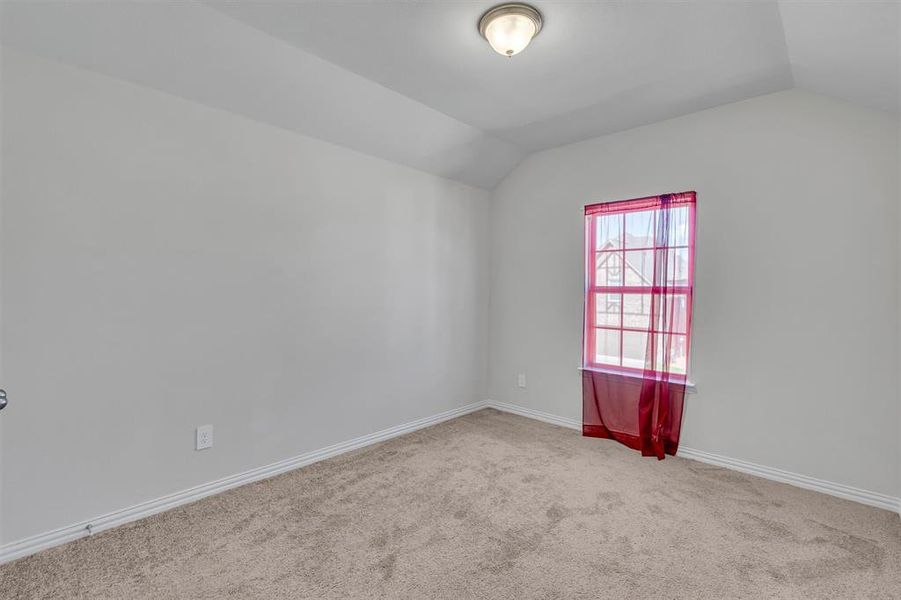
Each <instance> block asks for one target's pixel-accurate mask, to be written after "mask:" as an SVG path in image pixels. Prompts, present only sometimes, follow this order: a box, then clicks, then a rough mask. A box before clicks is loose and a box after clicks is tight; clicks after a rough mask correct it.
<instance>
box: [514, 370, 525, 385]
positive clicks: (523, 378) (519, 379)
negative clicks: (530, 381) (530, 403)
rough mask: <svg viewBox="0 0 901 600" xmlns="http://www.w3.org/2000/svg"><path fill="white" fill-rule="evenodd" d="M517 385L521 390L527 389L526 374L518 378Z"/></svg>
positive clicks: (521, 374) (519, 375)
mask: <svg viewBox="0 0 901 600" xmlns="http://www.w3.org/2000/svg"><path fill="white" fill-rule="evenodd" d="M516 385H517V386H519V387H521V388H524V387H526V374H525V373H520V374H518V375H517V376H516Z"/></svg>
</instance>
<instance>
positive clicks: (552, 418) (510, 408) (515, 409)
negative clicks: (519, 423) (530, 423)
mask: <svg viewBox="0 0 901 600" xmlns="http://www.w3.org/2000/svg"><path fill="white" fill-rule="evenodd" d="M485 406H486V407H488V408H496V409H497V410H501V411H504V412H508V413H513V414H514V415H519V416H521V417H529V418H530V419H535V420H536V421H544V422H545V423H550V424H551V425H559V426H560V427H566V428H567V429H575V430H577V431H582V421H578V420H576V419H567V418H566V417H558V416H557V415H552V414H551V413H546V412H543V411H540V410H535V409H532V408H526V407H524V406H517V405H516V404H510V403H509V402H497V401H495V400H487V401H486V402H485Z"/></svg>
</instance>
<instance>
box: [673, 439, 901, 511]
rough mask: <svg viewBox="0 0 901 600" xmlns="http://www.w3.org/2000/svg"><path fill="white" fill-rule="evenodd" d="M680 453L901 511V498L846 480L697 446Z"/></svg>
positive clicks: (735, 469)
mask: <svg viewBox="0 0 901 600" xmlns="http://www.w3.org/2000/svg"><path fill="white" fill-rule="evenodd" d="M676 456H680V457H682V458H688V459H691V460H696V461H699V462H702V463H707V464H709V465H715V466H718V467H724V468H726V469H732V470H733V471H740V472H742V473H747V474H749V475H756V476H757V477H763V478H764V479H770V480H772V481H778V482H780V483H787V484H789V485H793V486H795V487H799V488H804V489H805V490H813V491H815V492H820V493H822V494H828V495H830V496H835V497H837V498H843V499H845V500H851V501H853V502H859V503H860V504H866V505H868V506H875V507H876V508H884V509H885V510H890V511H893V512H895V513H898V512H899V511H901V499H899V498H895V497H893V496H889V495H887V494H882V493H880V492H871V491H869V490H863V489H860V488H856V487H852V486H850V485H845V484H843V483H834V482H832V481H826V480H824V479H817V478H816V477H809V476H807V475H801V474H800V473H793V472H791V471H785V470H783V469H777V468H775V467H768V466H766V465H758V464H756V463H752V462H748V461H744V460H739V459H737V458H729V457H728V456H721V455H719V454H714V453H712V452H705V451H703V450H695V449H694V448H686V447H684V446H681V447H680V448H679V451H678V452H677V453H676Z"/></svg>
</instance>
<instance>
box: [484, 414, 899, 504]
mask: <svg viewBox="0 0 901 600" xmlns="http://www.w3.org/2000/svg"><path fill="white" fill-rule="evenodd" d="M485 405H486V406H487V407H489V408H496V409H497V410H502V411H504V412H509V413H513V414H516V415H520V416H523V417H529V418H530V419H537V420H539V421H544V422H545V423H551V424H553V425H560V426H561V427H567V428H569V429H576V430H579V431H581V429H582V422H581V421H578V420H575V419H568V418H566V417H559V416H557V415H552V414H550V413H546V412H543V411H540V410H535V409H532V408H525V407H522V406H517V405H515V404H509V403H507V402H496V401H494V400H488V401H486V402H485ZM676 456H679V457H682V458H688V459H691V460H697V461H700V462H703V463H707V464H710V465H716V466H718V467H723V468H726V469H732V470H733V471H740V472H742V473H748V474H749V475H756V476H757V477H763V478H764V479H770V480H772V481H778V482H780V483H787V484H789V485H793V486H796V487H800V488H804V489H806V490H813V491H815V492H821V493H823V494H828V495H830V496H836V497H838V498H844V499H845V500H852V501H854V502H859V503H861V504H866V505H868V506H875V507H877V508H884V509H886V510H890V511H894V512H896V513H899V514H901V499H899V498H895V497H893V496H888V495H886V494H882V493H879V492H871V491H869V490H862V489H860V488H856V487H851V486H850V485H844V484H842V483H833V482H831V481H824V480H822V479H816V478H815V477H808V476H807V475H801V474H799V473H792V472H790V471H784V470H782V469H777V468H775V467H767V466H764V465H758V464H755V463H751V462H747V461H743V460H738V459H735V458H729V457H727V456H720V455H719V454H713V453H712V452H704V451H702V450H695V449H693V448H686V447H684V446H680V447H679V451H678V452H677V453H676Z"/></svg>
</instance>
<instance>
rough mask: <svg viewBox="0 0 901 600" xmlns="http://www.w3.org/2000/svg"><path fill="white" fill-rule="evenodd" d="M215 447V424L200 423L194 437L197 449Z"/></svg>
mask: <svg viewBox="0 0 901 600" xmlns="http://www.w3.org/2000/svg"><path fill="white" fill-rule="evenodd" d="M212 447H213V426H212V425H200V426H199V427H198V428H197V431H196V436H195V438H194V449H195V450H206V449H207V448H212Z"/></svg>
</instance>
